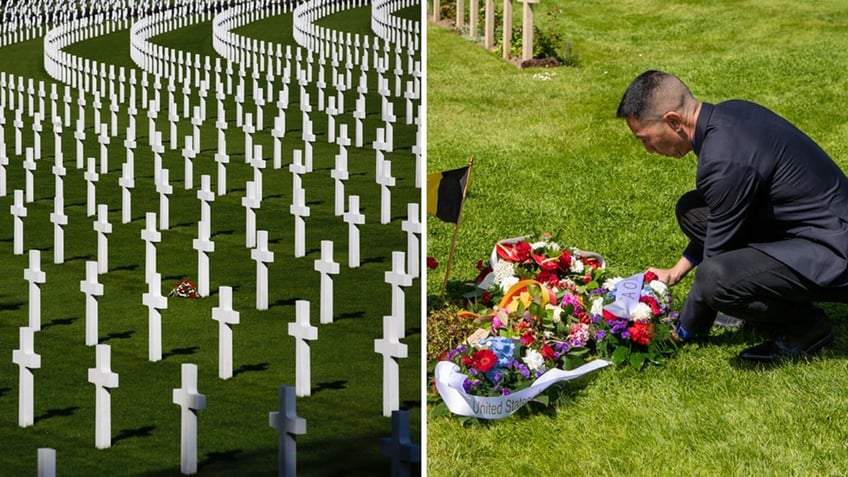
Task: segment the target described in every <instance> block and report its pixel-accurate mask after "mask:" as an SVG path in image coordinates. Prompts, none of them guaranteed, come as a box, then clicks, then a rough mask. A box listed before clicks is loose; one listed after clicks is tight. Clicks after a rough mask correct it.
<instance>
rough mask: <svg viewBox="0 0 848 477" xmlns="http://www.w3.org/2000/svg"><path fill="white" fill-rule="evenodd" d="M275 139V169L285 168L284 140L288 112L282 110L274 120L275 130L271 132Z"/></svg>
mask: <svg viewBox="0 0 848 477" xmlns="http://www.w3.org/2000/svg"><path fill="white" fill-rule="evenodd" d="M271 136H272V137H273V138H274V169H279V168H281V167H283V157H282V154H283V151H282V149H283V148H282V139H283V138H284V137H285V136H286V112H285V111H283V110H282V109H281V110H280V115H279V116H277V117H275V118H274V129H272V130H271Z"/></svg>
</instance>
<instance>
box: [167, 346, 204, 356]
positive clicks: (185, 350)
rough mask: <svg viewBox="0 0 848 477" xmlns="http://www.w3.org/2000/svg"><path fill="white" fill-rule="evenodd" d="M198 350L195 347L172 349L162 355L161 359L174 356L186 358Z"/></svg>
mask: <svg viewBox="0 0 848 477" xmlns="http://www.w3.org/2000/svg"><path fill="white" fill-rule="evenodd" d="M198 349H200V348H199V347H197V346H186V347H185V348H174V349H172V350H171V351H168V352H167V353H162V359H168V358H170V357H171V356H176V355H183V356H187V355H190V354H194V353H196V352H197V350H198Z"/></svg>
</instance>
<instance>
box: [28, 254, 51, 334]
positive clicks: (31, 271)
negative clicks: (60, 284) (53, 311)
mask: <svg viewBox="0 0 848 477" xmlns="http://www.w3.org/2000/svg"><path fill="white" fill-rule="evenodd" d="M24 280H26V281H28V282H29V327H30V328H32V330H33V331H40V330H41V284H42V283H44V282H45V281H47V275H46V274H45V273H44V272H43V271H41V251H40V250H37V249H31V250H30V251H29V268H25V269H24Z"/></svg>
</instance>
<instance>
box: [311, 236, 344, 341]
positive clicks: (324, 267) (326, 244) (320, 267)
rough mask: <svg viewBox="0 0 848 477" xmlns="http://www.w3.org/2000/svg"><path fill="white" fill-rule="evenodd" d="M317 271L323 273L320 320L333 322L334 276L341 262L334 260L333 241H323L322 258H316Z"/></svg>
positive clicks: (323, 322) (322, 322) (325, 322)
mask: <svg viewBox="0 0 848 477" xmlns="http://www.w3.org/2000/svg"><path fill="white" fill-rule="evenodd" d="M315 271H317V272H319V273H320V274H321V292H320V293H321V302H320V303H321V311H320V316H321V319H320V322H321V324H327V323H332V322H333V277H332V276H331V275H338V273H339V264H338V263H336V262H334V261H333V242H332V241H330V240H322V241H321V258H320V259H319V260H315Z"/></svg>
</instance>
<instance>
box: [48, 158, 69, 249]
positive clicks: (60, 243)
mask: <svg viewBox="0 0 848 477" xmlns="http://www.w3.org/2000/svg"><path fill="white" fill-rule="evenodd" d="M53 175H54V177H55V178H56V190H55V193H54V195H53V212H51V213H50V222H52V223H53V263H64V262H65V229H64V228H63V227H64V226H65V225H68V216H67V215H65V192H64V190H65V188H64V180H63V177H64V175H65V168H64V167H63V166H62V164H61V163H60V162H59V159H56V165H55V166H53Z"/></svg>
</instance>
